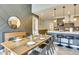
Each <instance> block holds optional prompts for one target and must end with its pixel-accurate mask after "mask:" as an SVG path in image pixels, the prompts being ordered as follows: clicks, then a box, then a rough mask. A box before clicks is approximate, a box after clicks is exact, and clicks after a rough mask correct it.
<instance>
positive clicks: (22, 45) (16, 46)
mask: <svg viewBox="0 0 79 59" xmlns="http://www.w3.org/2000/svg"><path fill="white" fill-rule="evenodd" d="M43 37H44V39H40V38H39V37H38V36H37V39H33V41H34V42H36V44H34V45H31V46H28V45H27V42H29V41H30V39H28V38H22V40H21V41H20V42H14V41H6V42H3V43H1V45H2V46H4V47H5V48H6V49H8V50H9V51H11V52H13V53H14V54H17V55H22V54H24V53H28V52H29V51H30V50H32V49H33V48H35V47H37V46H39V45H40V44H41V43H43V42H45V41H47V40H48V39H49V38H50V37H51V36H49V35H44V36H43Z"/></svg>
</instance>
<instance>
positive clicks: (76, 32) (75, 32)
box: [47, 31, 79, 34]
mask: <svg viewBox="0 0 79 59" xmlns="http://www.w3.org/2000/svg"><path fill="white" fill-rule="evenodd" d="M47 33H51V34H53V33H55V34H57V33H59V34H79V31H73V32H69V31H48V32H47Z"/></svg>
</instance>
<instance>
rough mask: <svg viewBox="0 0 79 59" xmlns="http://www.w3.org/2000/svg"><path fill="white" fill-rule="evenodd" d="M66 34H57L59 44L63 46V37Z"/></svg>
mask: <svg viewBox="0 0 79 59" xmlns="http://www.w3.org/2000/svg"><path fill="white" fill-rule="evenodd" d="M63 37H64V36H63V35H62V34H58V35H57V40H59V44H57V46H63V45H61V38H63Z"/></svg>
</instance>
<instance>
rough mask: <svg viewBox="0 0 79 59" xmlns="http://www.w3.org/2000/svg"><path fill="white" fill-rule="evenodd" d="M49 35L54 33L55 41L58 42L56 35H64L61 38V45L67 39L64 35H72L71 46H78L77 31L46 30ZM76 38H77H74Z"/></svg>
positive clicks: (78, 36) (65, 43)
mask: <svg viewBox="0 0 79 59" xmlns="http://www.w3.org/2000/svg"><path fill="white" fill-rule="evenodd" d="M47 33H48V34H50V35H54V36H55V42H57V43H58V40H57V39H58V38H57V35H58V34H59V35H60V34H62V35H63V36H65V37H64V38H62V39H61V43H62V45H67V44H68V39H67V38H66V36H68V35H69V36H73V37H74V38H73V39H72V40H70V43H71V46H74V47H76V48H79V31H74V32H69V31H48V32H47ZM76 38H78V39H76Z"/></svg>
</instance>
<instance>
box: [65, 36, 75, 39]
mask: <svg viewBox="0 0 79 59" xmlns="http://www.w3.org/2000/svg"><path fill="white" fill-rule="evenodd" d="M66 38H67V39H74V36H66Z"/></svg>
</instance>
